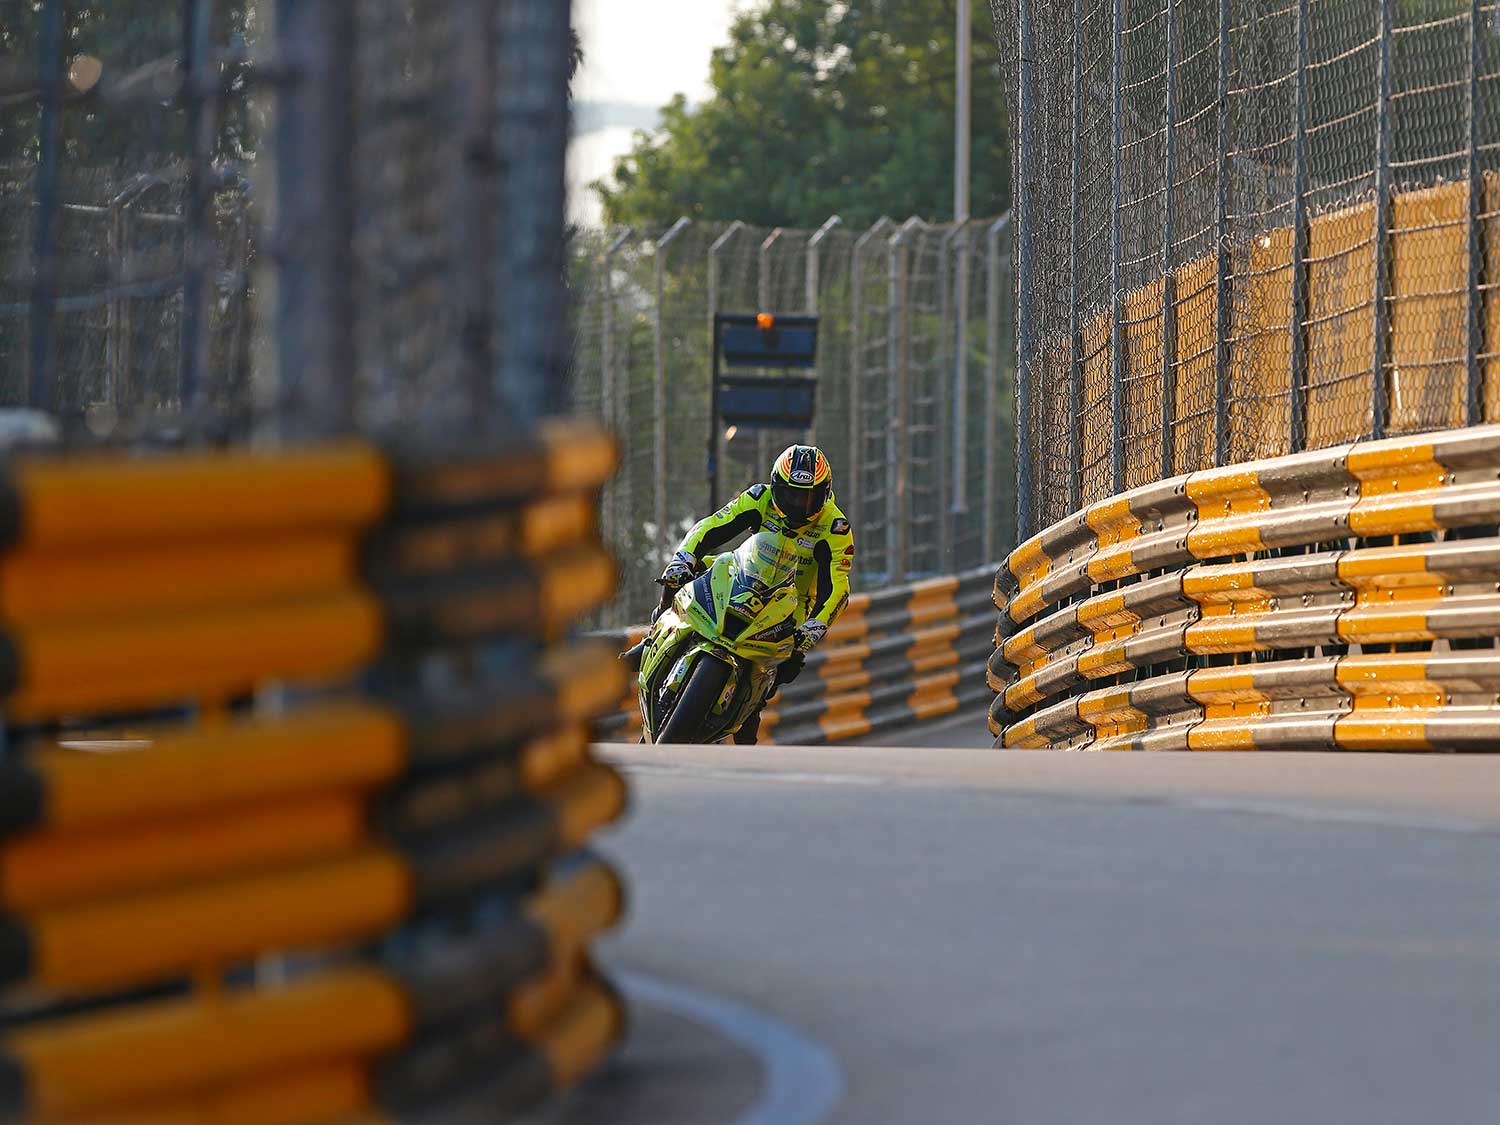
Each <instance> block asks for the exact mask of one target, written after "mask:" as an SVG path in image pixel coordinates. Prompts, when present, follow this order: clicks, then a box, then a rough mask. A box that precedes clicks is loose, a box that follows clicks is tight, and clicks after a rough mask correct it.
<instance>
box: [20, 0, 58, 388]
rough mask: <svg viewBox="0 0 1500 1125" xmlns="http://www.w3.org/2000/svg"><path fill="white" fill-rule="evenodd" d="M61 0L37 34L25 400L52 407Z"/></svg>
mask: <svg viewBox="0 0 1500 1125" xmlns="http://www.w3.org/2000/svg"><path fill="white" fill-rule="evenodd" d="M64 8H65V3H64V0H46V2H45V3H44V4H43V6H42V12H41V27H40V28H39V29H38V32H39V34H38V37H37V76H38V79H39V81H40V83H41V95H42V97H41V112H40V116H39V117H38V119H37V128H38V132H39V134H40V136H39V137H38V161H37V169H36V198H37V205H38V206H37V220H36V231H35V237H34V241H33V243H32V248H31V378H30V381H29V382H28V384H27V387H26V405H28V406H31V407H34V408H36V409H37V410H51V409H52V407H53V401H52V392H53V386H52V312H53V308H54V307H55V304H56V294H55V292H54V289H55V284H54V282H55V278H54V267H55V265H56V263H55V262H54V261H53V258H54V255H55V252H56V248H57V216H58V213H59V210H58V208H59V199H58V194H57V192H58V184H57V179H58V162H59V159H60V153H61V148H62V108H63V107H62V100H63V51H64V49H65V42H64V24H65V22H66V21H65V18H64V16H65V13H64Z"/></svg>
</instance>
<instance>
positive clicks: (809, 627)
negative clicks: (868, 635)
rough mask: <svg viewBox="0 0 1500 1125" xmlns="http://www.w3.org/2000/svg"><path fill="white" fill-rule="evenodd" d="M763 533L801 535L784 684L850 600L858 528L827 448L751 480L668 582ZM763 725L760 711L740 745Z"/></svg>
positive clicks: (701, 525) (684, 547)
mask: <svg viewBox="0 0 1500 1125" xmlns="http://www.w3.org/2000/svg"><path fill="white" fill-rule="evenodd" d="M761 530H767V531H773V532H777V533H779V534H781V535H783V536H785V537H786V538H788V539H791V540H794V541H795V551H796V555H797V593H798V597H799V604H800V607H801V612H800V614H799V617H800V621H799V624H798V625H797V630H796V634H795V638H796V645H795V649H794V653H793V655H792V657H791V659H789V660H787V661H786V662H784V663H783V664H782V665H781V666H780V667H779V668H778V669H777V673H776V686H777V687H779V686H780V685H782V684H786V683H791V682H792V681H793V680H795V679H796V678H797V676H798V675H799V674H800V673H801V671H802V666H803V661H804V660H805V658H806V655H807V653H808V652H810V651H811V650H812V649H813V648H815V647H816V646H817V645H818V643H819V642H820V641H822V640H823V638H824V637H825V636H826V635H827V634H828V629H829V627H830V626H832V625H833V623H834V622H835V621H837V620H838V618H839V615H840V614H842V613H843V612H844V609H845V608H846V607H847V606H848V604H849V575H850V572H851V570H852V569H853V566H854V532H853V529H852V528H851V527H850V525H849V521H848V519H847V518H845V516H844V513H843V512H841V511H840V510H839V508H838V505H837V503H836V502H835V501H834V496H833V471H832V469H831V468H830V466H829V464H828V458H826V457H825V456H823V453H822V451H821V450H819V449H817V448H816V447H814V446H810V445H793V446H789V447H788V448H787V449H786V450H784V451H783V452H782V454H781V456H779V457H778V458H776V462H775V464H774V466H773V467H772V469H771V480H770V483H769V484H753V485H751V486H750V487H749V488H747V489H745V491H743V492H741V493H740V494H739V495H738V496H736V497H735V498H734V499H732V500H731V501H729V503H727V504H725V505H724V506H723V507H722V508H720V509H719V510H718V511H717V512H715V513H714V514H713V515H711V516H708V517H706V518H705V519H702V520H700V521H699V522H698V523H697V524H695V525H694V526H693V529H692V530H691V531H689V532H688V533H687V536H686V537H685V538H684V539H683V541H682V544H681V545H680V546H679V548H678V550H677V554H676V555H674V556H673V558H672V561H671V562H670V563H668V564H667V567H666V570H665V571H663V572H662V576H661V579H660V582H661V584H662V585H663V586H664V587H666V588H667V590H668V591H669V592H673V593H675V592H676V591H677V590H679V589H681V588H682V587H683V586H684V585H686V584H687V583H688V582H690V581H692V579H693V578H694V577H695V576H696V575H697V574H699V573H700V572H701V571H702V570H703V567H704V558H705V557H706V556H709V555H713V554H716V553H717V552H719V551H721V550H723V549H724V548H726V547H727V546H728V545H729V544H731V543H733V542H734V541H735V540H736V539H738V538H739V537H740V536H741V535H748V534H754V533H755V532H757V531H761ZM668 596H670V595H668ZM774 695H775V689H774V688H773V689H772V692H771V696H774ZM769 701H770V696H768V697H767V699H766V700H763V701H762V702H761V709H763V708H764V707H765V704H766V703H767V702H769ZM759 730H760V709H758V710H757V711H756V712H755V714H754V716H753V717H752V718H751V719H750V720H749V721H747V722H746V723H745V724H744V725H743V726H742V727H741V728H740V730H739V732H738V733H737V734H736V735H735V742H737V743H740V744H743V745H750V744H753V743H754V742H755V740H756V736H757V735H758V733H759Z"/></svg>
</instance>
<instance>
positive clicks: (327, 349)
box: [275, 0, 358, 435]
mask: <svg viewBox="0 0 1500 1125" xmlns="http://www.w3.org/2000/svg"><path fill="white" fill-rule="evenodd" d="M275 25H276V40H277V56H278V57H279V58H282V59H286V60H289V61H293V62H292V65H294V66H295V68H296V74H297V77H296V78H295V79H293V80H292V81H291V82H289V83H288V85H287V87H286V88H285V89H283V90H282V91H281V94H280V96H279V97H278V98H277V102H276V105H277V125H276V129H277V145H276V198H277V210H278V211H279V212H280V216H281V218H280V222H279V226H278V229H277V233H276V239H275V245H276V247H277V249H278V250H279V251H280V252H281V253H282V255H283V261H282V265H281V269H280V271H279V273H278V277H277V285H276V294H277V323H278V326H279V332H278V335H279V344H280V347H279V367H280V373H281V392H282V395H281V397H282V402H281V407H282V410H281V421H282V423H283V426H284V428H286V429H288V430H290V431H293V432H299V433H311V434H317V435H327V434H337V433H345V432H348V431H349V430H350V429H352V428H353V426H354V372H355V370H356V369H357V366H358V365H357V359H356V345H355V332H354V294H353V292H352V291H351V287H350V284H349V280H350V278H351V277H353V275H354V260H353V258H354V249H353V246H354V203H353V198H354V194H355V184H354V173H353V165H354V161H353V151H352V149H353V144H352V137H353V133H354V129H353V105H354V65H353V50H354V33H355V27H354V15H353V7H352V6H351V5H348V4H307V3H302V2H299V0H278V2H277V6H276V20H275Z"/></svg>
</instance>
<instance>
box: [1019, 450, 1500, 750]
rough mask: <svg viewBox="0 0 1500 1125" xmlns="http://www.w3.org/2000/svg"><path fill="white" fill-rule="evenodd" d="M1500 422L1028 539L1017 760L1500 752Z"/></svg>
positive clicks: (1252, 476)
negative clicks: (1053, 752)
mask: <svg viewBox="0 0 1500 1125" xmlns="http://www.w3.org/2000/svg"><path fill="white" fill-rule="evenodd" d="M1497 590H1500V426H1483V427H1478V428H1474V429H1467V430H1454V431H1450V432H1447V433H1441V434H1430V435H1426V436H1424V437H1420V438H1400V439H1388V440H1385V441H1377V442H1359V443H1355V444H1350V445H1342V446H1338V447H1336V448H1333V449H1328V450H1323V451H1320V452H1317V453H1304V454H1299V455H1296V456H1292V457H1284V458H1279V459H1276V460H1270V461H1259V462H1253V463H1250V464H1246V465H1241V466H1234V467H1230V468H1223V469H1211V470H1206V471H1203V472H1198V473H1192V474H1189V475H1186V476H1179V477H1174V478H1172V479H1170V480H1166V481H1162V482H1160V483H1158V484H1152V485H1147V486H1145V487H1143V488H1137V489H1135V490H1133V491H1131V492H1127V493H1125V494H1124V495H1122V496H1119V497H1116V498H1114V499H1111V500H1106V501H1104V502H1102V503H1099V504H1095V505H1093V506H1091V507H1088V508H1085V509H1084V510H1083V511H1081V512H1078V513H1077V514H1075V515H1073V516H1071V517H1070V518H1068V519H1066V520H1064V521H1062V522H1061V523H1058V524H1055V525H1053V526H1052V527H1050V528H1048V529H1047V530H1046V531H1044V532H1042V533H1041V534H1040V535H1038V536H1035V537H1034V538H1032V539H1031V540H1029V541H1028V542H1026V543H1024V544H1022V545H1021V547H1020V548H1019V549H1017V550H1016V551H1015V552H1014V553H1013V554H1012V555H1011V556H1010V559H1009V560H1008V562H1007V564H1006V565H1005V567H1003V568H1002V569H1001V571H1000V573H999V575H998V577H997V579H996V583H995V604H996V605H997V606H998V607H1000V608H1001V610H1002V614H1001V626H1000V629H999V631H998V633H997V637H996V643H997V645H998V648H997V651H996V652H995V654H994V656H993V657H992V658H991V661H990V684H991V686H992V687H993V689H994V690H995V691H996V692H997V693H998V697H997V698H996V699H995V702H994V705H993V707H992V709H991V712H990V729H991V730H992V732H993V733H994V734H995V735H996V736H997V738H998V739H999V740H1000V744H1002V745H1004V746H1007V747H1014V748H1021V749H1044V748H1056V749H1085V748H1088V749H1096V750H1132V749H1136V750H1183V749H1193V750H1253V749H1266V750H1270V749H1279V750H1335V749H1337V750H1490V749H1494V747H1495V746H1496V745H1500V743H1497V741H1496V739H1497V736H1500V706H1497V704H1496V700H1497V698H1500V651H1497V648H1496V644H1495V642H1496V638H1497V636H1500V593H1497Z"/></svg>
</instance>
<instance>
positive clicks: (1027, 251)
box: [1016, 0, 1037, 540]
mask: <svg viewBox="0 0 1500 1125" xmlns="http://www.w3.org/2000/svg"><path fill="white" fill-rule="evenodd" d="M1031 5H1032V0H1017V5H1016V8H1017V16H1018V18H1017V35H1018V38H1019V40H1020V43H1019V58H1020V71H1021V73H1020V82H1019V102H1020V105H1019V113H1018V121H1017V124H1018V127H1019V129H1020V138H1019V140H1018V142H1017V145H1016V155H1017V160H1016V163H1017V169H1016V173H1017V174H1016V227H1017V234H1018V238H1017V240H1016V259H1017V261H1016V536H1017V538H1018V539H1021V540H1025V539H1027V538H1029V537H1030V535H1031V523H1032V502H1033V499H1034V497H1033V496H1032V488H1033V485H1032V481H1033V479H1034V468H1033V465H1032V459H1031V433H1030V426H1031V366H1032V364H1033V363H1034V362H1035V359H1036V344H1035V339H1034V337H1035V327H1034V322H1035V320H1036V315H1035V313H1034V311H1033V308H1032V296H1033V294H1034V292H1035V290H1034V288H1033V285H1032V257H1033V255H1032V242H1033V238H1034V233H1035V226H1036V199H1035V195H1036V187H1037V183H1036V176H1037V169H1036V99H1035V90H1034V89H1033V87H1034V85H1035V83H1036V70H1035V55H1036V41H1035V35H1034V33H1033V31H1032V21H1031Z"/></svg>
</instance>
